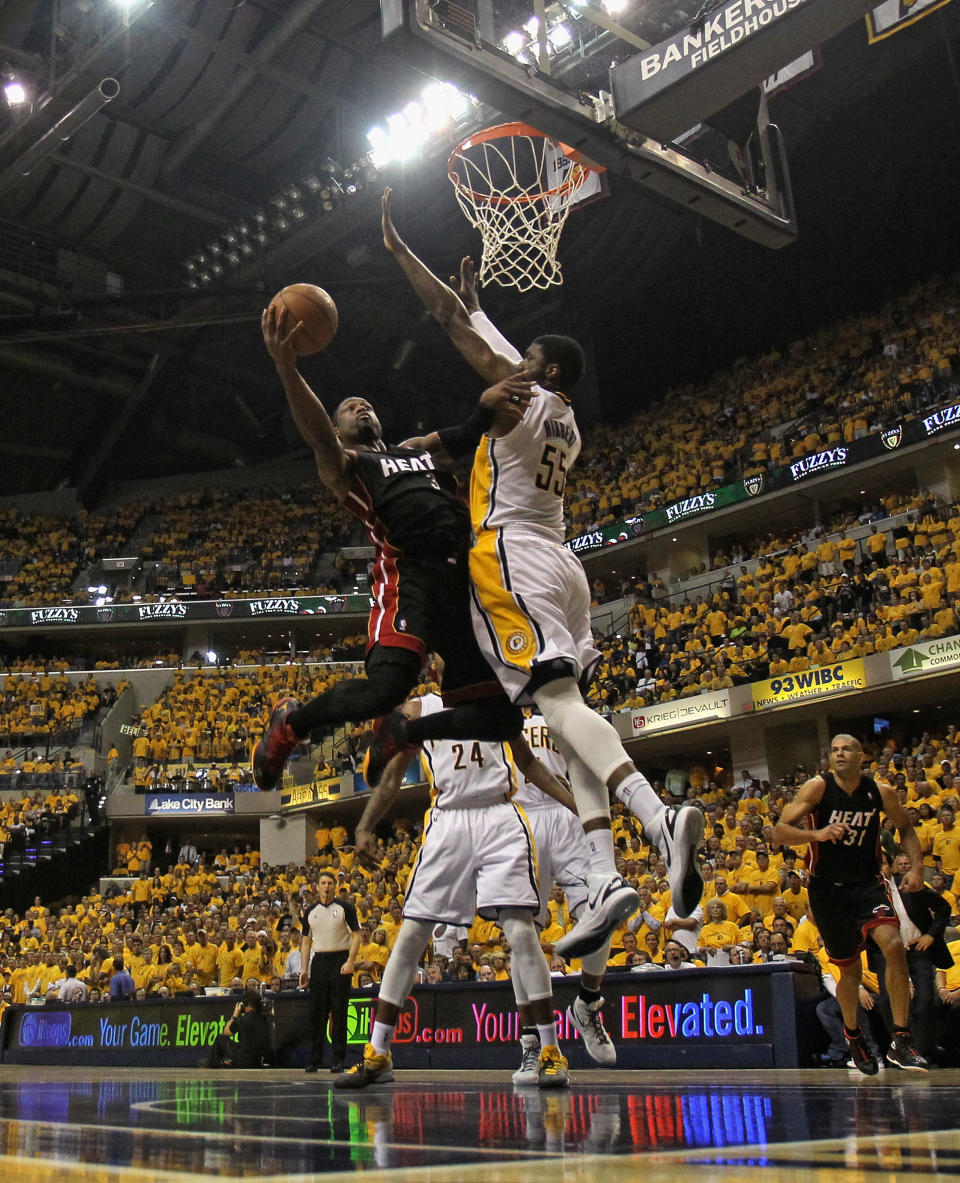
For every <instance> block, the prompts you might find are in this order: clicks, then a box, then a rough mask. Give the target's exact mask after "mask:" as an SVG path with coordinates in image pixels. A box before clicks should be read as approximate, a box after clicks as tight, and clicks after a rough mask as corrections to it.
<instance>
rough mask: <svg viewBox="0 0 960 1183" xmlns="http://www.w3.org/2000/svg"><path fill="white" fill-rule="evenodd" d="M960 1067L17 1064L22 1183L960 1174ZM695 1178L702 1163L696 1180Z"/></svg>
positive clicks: (4, 1154)
mask: <svg viewBox="0 0 960 1183" xmlns="http://www.w3.org/2000/svg"><path fill="white" fill-rule="evenodd" d="M958 1113H960V1072H956V1071H942V1070H941V1071H935V1072H931V1073H930V1074H929V1075H920V1074H907V1073H902V1072H901V1073H894V1072H893V1071H892V1070H888V1071H886V1072H881V1073H880V1074H879V1075H878V1076H876V1077H872V1078H867V1077H863V1076H860V1075H859V1074H858V1073H856V1072H853V1071H849V1072H848V1071H843V1070H840V1071H838V1070H833V1071H806V1070H804V1071H755V1072H709V1073H699V1072H682V1073H681V1072H677V1073H672V1072H656V1073H653V1072H651V1073H644V1072H601V1071H583V1072H576V1073H575V1074H574V1080H573V1084H572V1087H571V1088H570V1089H569V1091H558V1092H541V1091H539V1090H538V1089H530V1088H515V1087H514V1086H513V1085H512V1083H511V1081H510V1076H509V1073H507V1072H479V1073H478V1072H470V1071H464V1072H446V1073H433V1074H430V1073H426V1072H404V1071H403V1070H402V1069H398V1070H397V1080H396V1082H395V1083H394V1084H391V1085H383V1086H380V1087H373V1088H370V1089H367V1090H365V1091H361V1092H334V1091H333V1089H332V1088H331V1087H330V1082H329V1078H327V1077H325V1075H324V1074H323V1073H321V1074H320V1075H319V1076H313V1077H306V1076H304V1075H303V1074H302V1073H299V1072H295V1071H267V1072H208V1071H204V1070H197V1071H194V1072H184V1071H183V1070H180V1069H161V1070H154V1071H151V1072H145V1071H138V1070H135V1069H100V1070H97V1071H90V1070H85V1069H81V1068H67V1069H50V1068H34V1067H31V1068H27V1067H12V1068H11V1067H5V1068H4V1069H3V1070H2V1073H0V1179H3V1180H4V1181H5V1183H47V1181H48V1180H49V1181H51V1183H53V1181H57V1183H71V1181H73V1180H78V1181H80V1180H89V1181H91V1183H93V1181H96V1183H132V1181H134V1180H145V1181H149V1180H157V1181H163V1183H180V1181H185V1180H204V1179H210V1180H214V1179H216V1180H222V1181H229V1180H239V1179H250V1178H256V1179H258V1180H261V1181H263V1183H281V1181H283V1183H288V1181H289V1183H307V1181H309V1180H320V1179H322V1180H324V1181H325V1183H333V1181H334V1180H341V1179H346V1178H351V1177H354V1176H356V1175H358V1174H362V1176H363V1178H364V1179H368V1180H385V1181H387V1183H408V1181H409V1183H413V1181H414V1180H415V1181H416V1183H521V1181H526V1180H536V1179H543V1180H545V1181H547V1180H549V1181H554V1180H556V1181H558V1183H581V1181H582V1183H626V1181H627V1180H629V1181H631V1183H635V1181H636V1180H642V1183H659V1181H661V1180H662V1181H664V1183H672V1181H674V1180H676V1181H677V1183H681V1181H685V1183H687V1181H689V1180H690V1179H691V1178H692V1177H695V1178H696V1179H697V1180H698V1183H714V1181H717V1183H720V1181H724V1183H726V1181H730V1180H741V1179H746V1180H756V1181H757V1183H760V1180H761V1179H762V1180H764V1183H793V1181H794V1180H796V1181H797V1183H799V1181H800V1180H801V1179H803V1180H831V1181H833V1180H836V1181H846V1180H851V1181H852V1180H868V1179H869V1180H889V1181H891V1183H892V1181H893V1180H895V1179H903V1178H905V1177H906V1176H908V1175H909V1176H911V1177H913V1178H915V1179H933V1178H935V1177H946V1176H956V1175H957V1174H958V1173H960V1130H958V1129H957V1125H958V1122H957V1114H958ZM692 1172H696V1174H695V1176H694V1175H693V1174H692Z"/></svg>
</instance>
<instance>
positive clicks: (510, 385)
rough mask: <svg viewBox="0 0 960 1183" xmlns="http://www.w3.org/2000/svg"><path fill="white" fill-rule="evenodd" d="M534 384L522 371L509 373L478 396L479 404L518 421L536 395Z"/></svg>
mask: <svg viewBox="0 0 960 1183" xmlns="http://www.w3.org/2000/svg"><path fill="white" fill-rule="evenodd" d="M534 386H535V384H534V383H533V382H531V381H530V380H529V379H528V378H527V376H526V374H525V373H523V372H522V371H521V372H520V373H519V374H511V375H510V376H509V377H508V378H504V379H503V380H502V381H500V382H498V383H497V384H496V385H495V386H490V387H488V388H487V389H486V390H485V391H484V392H483V394H482V395H481V396H480V405H481V407H486V408H488V410H491V411H494V412H496V414H498V415H502V416H504V417H505V418H509V419H514V420H516V421H519V420H520V419H522V418H523V415H524V412H525V411H526V409H527V407H528V406H529V405H530V402H531V400H532V399H535V398H537V397H538V394H537V391H536V390H535V389H534Z"/></svg>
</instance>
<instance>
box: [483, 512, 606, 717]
mask: <svg viewBox="0 0 960 1183" xmlns="http://www.w3.org/2000/svg"><path fill="white" fill-rule="evenodd" d="M470 579H471V582H472V584H473V588H472V596H471V610H472V613H473V628H474V632H475V633H476V636H477V643H478V645H479V646H480V649H481V651H482V652H483V655H484V657H485V658H486V659H487V661H488V662H489V663H490V666H491V668H492V669H493V672H494V673H495V674H496V675H497V677H498V678H499V679H500V684H501V685H502V686H503V688H504V690H505V691H506V692H507V694H508V695H509V696H510V698H511V699H512V700H513V701H514V702H517V703H521V704H529V703H530V702H532V699H531V698H530V697H529V695H528V694H527V693H526V689H527V683H528V682H529V681H530V678H531V676H532V674H533V672H534V668H535V667H536V666H538V665H543V664H545V663H547V662H550V661H554V660H557V659H561V658H562V659H565V660H566V661H569V662H570V663H571V665H572V666H573V667H574V674H575V677H576V678H577V679H578V680H579V679H580V678H581V677H582V676H583V675H584V674H585V673H586V674H589V672H590V671H591V670H592V668H593V667H594V666H595V665H596V663H597V661H598V660H599V657H600V652H599V650H598V649H597V648H596V647H595V645H594V643H593V632H592V630H591V627H590V585H589V584H588V583H587V576H586V573H585V572H584V570H583V566H582V565H581V563H580V561H579V559H577V557H576V556H575V555H574V554H573V552H572V551H569V550H567V548H566V547H565V546H563V545H561V544H560V543H558V542H555V541H553V540H552V539H548V538H545V537H544V536H543V535H542V534H537V533H536V532H535V531H530V532H529V533H527V532H524V531H522V530H513V529H511V530H510V531H509V532H507V531H505V530H484V531H483V532H482V533H481V534H480V535H479V536H478V538H477V540H476V542H475V544H474V547H473V549H472V550H471V551H470Z"/></svg>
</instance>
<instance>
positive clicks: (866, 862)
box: [807, 772, 883, 883]
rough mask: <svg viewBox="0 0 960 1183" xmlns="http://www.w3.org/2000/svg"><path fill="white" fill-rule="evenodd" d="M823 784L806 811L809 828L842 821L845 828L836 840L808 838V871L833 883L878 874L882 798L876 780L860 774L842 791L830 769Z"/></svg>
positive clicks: (853, 880) (847, 881)
mask: <svg viewBox="0 0 960 1183" xmlns="http://www.w3.org/2000/svg"><path fill="white" fill-rule="evenodd" d="M823 779H824V781H825V782H826V788H825V789H824V790H823V796H822V797H821V798H820V803H819V805H818V806H817V808H816V809H814V810H813V811H812V813H810V814H808V815H807V825H808V826H809V827H810V829H811V830H820V829H823V827H824V826H828V825H830V824H831V823H832V822H843V823H844V824H845V825H847V826H848V827H849V832H848V833H847V834H846V836H845V837H843V838H838V839H837V841H836V842H811V844H810V854H809V863H810V874H811V875H816V876H817V878H823V879H832V880H833V881H834V882H836V883H853V882H856V881H857V880H859V879H869V878H872V877H874V876H876V875H879V874H880V815H881V813H882V811H883V798H882V797H881V796H880V790H879V789H878V788H877V785H876V782H875V781H874V780H872V779H871V778H870V777H869V776H861V777H860V783H859V784H858V785H857V787H856V789H854V791H853V792H852V793H845V792H844V791H843V789H841V788H840V786H839V785H838V784H837V782H836V778H835V777H834V775H833V773H832V772H827V773H824V776H823Z"/></svg>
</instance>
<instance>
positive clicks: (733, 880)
mask: <svg viewBox="0 0 960 1183" xmlns="http://www.w3.org/2000/svg"><path fill="white" fill-rule="evenodd" d="M824 760H825V757H824ZM958 766H960V734H958V732H957V728H956V726H953V725H951V726H950V727H949V728H947V729H946V730H945V731H944V732H942V733H940V734H931V733H924V734H922V735H920V736H916V737H898V738H896V739H894V738H890V739H887V740H886V741H881V740H878V741H877V743H876V745H875V747H874V748H872V749H870V750H868V751H867V759H866V761H865V767H869V768H870V770H871V772H872V774H873V775H874V777H875V778H876V779H877V781H878V783H882V784H885V785H890V786H891V787H892V788H894V789H896V790H897V791H898V792H899V794H900V796H901V798H902V800H903V802H904V804H905V806H906V808H907V809H908V811H909V812H910V815H911V817H912V819H913V820H914V822H915V826H916V829H917V832H918V835H919V837H920V842H921V849H922V851H923V857H924V864H925V872H926V878H927V881H928V882H929V883H930V885H931V886H932V887H933V890H934V891H936V892H937V894H939V895H941V897H942V898H943V899H944V900H945V901H946V902H947V903H948V904H949V906H950V914H951V917H952V921H951V922H952V923H957V922H958V920H960V916H958V904H957V897H958V894H960V843H958V842H956V841H951V840H950V837H949V835H950V833H951V827H952V825H953V818H954V815H955V813H956V812H957V811H958V810H960V787H957V788H954V784H955V779H954V778H955V774H956V772H957V769H958ZM713 770H714V769H713V765H712V762H708V761H706V760H704V761H703V762H702V763H701V764H694V766H693V767H692V768H691V769H690V772H689V778H688V783H687V784H686V785H684V786H681V787H680V791H682V792H684V793H685V795H686V797H687V798H688V799H689V800H690V801H692V802H693V803H694V804H695V806H696V807H698V808H701V809H703V810H704V811H705V812H706V815H707V822H708V825H707V831H706V835H705V841H704V844H703V846H702V848H701V858H702V862H703V867H704V878H705V881H706V888H705V892H704V898H703V902H702V908H701V911H702V915H700V914H697V915H695V919H696V921H697V925H696V928H695V929H693V930H691V929H689V928H683V927H680V926H675V925H673V924H672V923H671V914H670V912H669V904H670V896H669V888H668V886H667V881H666V877H665V867H664V865H663V863H662V861H661V860H660V857H659V854H658V852H657V851H656V849H655V848H654V847H651V846H650V845H649V844H648V843H647V842H646V841H645V839H644V836H643V833H642V830H641V828H640V827H639V825H638V823H637V822H636V821H635V819H633V818H632V817H631V816H629V815H627V814H625V813H624V812H623V810H622V808H621V807H620V806H619V805H615V806H614V811H613V821H614V834H615V842H616V848H617V855H618V865H619V867H620V869H621V871H622V873H623V874H624V876H625V877H626V879H627V881H628V882H629V883H630V884H631V885H632V886H634V887H636V888H637V890H638V891H639V892H640V896H641V909H640V911H639V912H637V913H636V914H635V915H634V916H633V917H631V918H630V919H629V920H628V921H627V923H626V924H624V925H623V926H622V928H621V929H620V930H619V931H618V932H617V933H616V934H615V937H614V940H613V945H612V948H611V952H610V959H609V967H610V968H611V969H612V970H621V971H624V970H633V971H634V972H638V973H642V972H656V971H657V970H658V969H662V968H663V967H665V966H668V965H671V964H673V965H677V964H684V965H687V964H691V965H693V966H697V965H701V966H708V967H710V968H717V967H719V966H722V965H726V964H732V965H738V964H744V963H751V962H752V963H757V964H759V963H762V962H766V961H777V960H785V959H800V960H806V961H809V962H811V963H816V964H817V965H818V966H819V967H820V969H821V972H822V973H824V974H829V973H830V972H831V971H830V966H829V963H828V962H827V960H826V958H825V956H824V954H823V951H822V947H821V945H822V943H821V942H820V940H819V933H818V931H817V929H816V927H815V926H814V925H813V923H812V922H811V921H810V919H809V917H808V916H807V897H806V888H805V885H804V884H805V873H804V871H803V868H802V864H801V863H800V860H799V859H798V858H797V855H796V853H795V852H794V851H792V850H790V849H789V848H778V847H776V846H775V845H774V844H773V843H772V842H771V840H770V839H771V834H772V830H771V827H772V826H773V824H774V823H775V821H776V820H777V818H778V817H779V814H780V811H781V809H782V808H783V806H784V805H785V804H786V803H787V802H789V801H790V800H791V799H792V798H793V796H794V794H795V792H796V790H797V787H798V786H799V785H800V784H801V783H802V782H803V781H804V780H805V779H806V778H807V777H808V776H809V775H812V774H813V773H814V772H815V771H816V769H806V768H803V767H799V766H798V767H797V768H796V769H794V771H793V773H791V774H790V775H788V776H785V777H784V778H783V779H782V780H781V781H780V782H779V783H778V784H776V785H773V786H771V785H769V784H768V783H766V782H760V781H757V780H755V779H753V778H752V777H751V776H750V774H749V770H744V771H743V772H742V773H741V774H740V775H739V776H738V777H737V778H736V779H734V778H733V775H732V774H730V773H728V774H726V777H725V780H724V781H723V782H722V783H717V782H716V781H714V780H711V779H710V775H711V772H712V771H713ZM956 783H957V785H958V786H960V781H957V782H956ZM655 787H656V788H657V789H658V791H659V792H660V793H661V795H663V796H665V797H668V796H669V795H668V793H667V790H666V789H665V787H664V786H663V785H662V784H657V785H655ZM673 791H674V792H676V789H674V790H673ZM54 816H55V815H54V814H53V813H51V817H54ZM419 832H420V822H419V821H418V820H417V819H416V818H409V817H403V816H400V817H397V818H396V819H395V820H394V821H393V822H392V823H391V825H390V832H389V833H384V834H382V836H381V837H380V839H379V845H378V850H377V859H376V860H375V865H370V866H367V865H362V864H361V862H360V860H358V859H357V857H356V851H355V849H354V848H353V847H352V846H351V845H350V843H349V834H348V832H347V830H346V828H345V827H344V826H342V825H341V824H339V823H338V822H337V821H335V820H333V819H329V820H326V824H325V826H324V827H323V828H322V829H321V830H319V831H318V835H317V846H318V850H317V854H316V855H315V856H313V857H312V858H310V859H309V860H308V862H307V863H306V864H305V865H295V864H290V865H288V866H285V867H269V868H268V867H263V866H262V865H261V861H260V855H259V852H258V851H257V850H256V849H255V848H254V847H253V846H252V845H251V844H247V845H245V846H241V845H240V844H237V845H234V847H233V848H232V849H230V850H227V849H222V848H221V849H218V848H216V847H210V848H209V849H207V850H200V851H194V850H192V849H190V848H186V849H183V850H181V851H180V852H179V853H174V852H172V851H171V852H169V853H165V852H163V851H158V850H156V849H155V848H154V845H153V843H152V842H151V840H150V838H149V837H148V835H147V833H146V832H143V833H142V834H141V836H140V837H139V838H137V839H133V840H130V841H124V842H121V843H118V844H117V846H116V847H115V850H114V859H113V861H114V875H115V876H116V878H115V880H114V881H112V882H109V883H108V884H107V886H106V889H105V890H104V892H103V893H102V894H101V893H100V892H93V893H91V894H89V895H87V896H84V897H83V898H82V899H81V900H80V901H79V902H77V903H74V904H73V905H64V906H62V907H59V908H57V909H48V908H47V907H45V906H44V905H43V904H42V903H41V901H40V900H39V899H38V900H37V901H35V906H34V907H33V908H31V909H29V910H27V911H26V912H25V914H24V915H23V916H22V917H21V916H18V915H15V914H12V913H10V912H8V913H6V914H5V915H3V916H2V917H0V973H2V975H3V977H4V979H5V982H6V986H5V988H4V990H3V994H2V997H3V999H5V1000H6V1002H7V1003H9V1002H10V1001H13V1002H29V1001H33V1002H34V1003H36V1004H39V1003H40V1002H41V1001H42V1000H43V999H45V998H46V999H55V998H58V997H59V994H60V989H61V986H62V984H63V982H64V981H66V979H67V976H68V967H69V966H70V965H73V966H74V968H75V969H76V970H77V974H76V977H77V978H78V979H79V980H80V981H81V982H82V983H84V985H85V986H86V987H87V989H88V990H89V991H90V995H89V998H88V999H87V1001H92V1002H97V1001H101V1000H103V999H104V998H105V997H107V995H108V988H109V979H110V977H111V975H112V973H113V972H114V970H113V958H114V957H115V956H120V957H122V958H123V961H124V964H125V967H126V968H127V970H128V971H129V972H130V973H131V974H132V976H133V978H134V981H135V983H136V985H137V988H138V993H139V992H142V993H141V994H140V996H141V997H144V998H149V997H168V996H170V995H175V994H182V995H189V994H197V993H200V992H202V991H203V990H204V989H205V988H207V987H213V988H224V989H232V990H237V991H239V990H241V989H243V988H244V987H247V988H250V987H255V988H257V989H259V990H262V991H267V992H269V991H273V992H277V991H282V990H290V989H294V988H296V985H297V982H296V978H297V974H298V971H299V962H298V948H299V941H298V926H299V923H300V917H301V916H302V915H303V913H304V912H305V910H306V909H307V908H308V907H309V906H310V903H311V902H312V899H313V891H314V888H315V885H316V881H317V878H318V875H319V873H320V871H321V870H333V871H334V873H335V874H336V876H337V878H338V880H339V883H340V887H339V889H338V890H339V894H340V895H341V896H343V897H344V898H347V899H350V900H352V901H353V902H354V904H355V906H356V908H357V912H358V916H359V919H360V921H361V926H362V943H361V948H360V952H359V954H358V957H357V963H356V971H355V975H354V985H355V986H356V987H358V988H361V989H362V988H364V987H367V988H370V987H375V985H376V983H377V982H378V981H379V980H380V977H381V975H382V971H383V967H384V966H385V965H386V963H387V960H388V959H389V956H390V950H391V948H392V946H393V942H394V940H395V938H396V934H397V930H398V927H399V924H400V920H401V911H402V904H403V892H404V888H405V885H406V883H407V880H408V877H409V874H410V871H411V868H412V864H413V860H414V858H415V855H416V839H417V837H418V834H419ZM883 838H884V846H885V848H888V849H889V850H890V852H891V853H893V852H894V851H895V846H894V842H895V836H894V832H893V830H892V828H890V826H889V823H888V824H887V825H886V826H885V832H884V835H883ZM548 907H549V912H550V915H549V918H548V925H547V927H546V928H545V929H544V931H543V933H542V937H541V944H542V947H543V951H544V955H545V957H547V958H548V960H549V961H550V963H551V969H552V971H553V972H554V973H555V974H560V973H565V972H576V969H577V965H576V963H572V964H571V965H570V966H564V965H563V963H561V962H559V961H558V959H555V958H553V957H552V946H553V943H554V942H555V941H556V940H558V939H559V937H560V936H561V935H562V934H563V933H564V932H566V931H567V930H568V929H569V928H570V926H571V924H572V920H571V918H570V916H569V913H568V910H567V907H566V900H565V898H564V896H563V892H562V891H561V890H560V889H558V888H554V889H553V891H552V892H551V895H550V899H549V902H548ZM948 937H956V938H960V934H958V933H956V932H951V931H950V930H948ZM950 948H951V952H952V953H953V955H954V958H955V966H954V968H953V969H952V970H948V971H946V973H945V981H944V985H943V987H942V989H941V991H940V1002H939V1004H938V1011H937V1018H938V1022H939V1024H940V1030H941V1033H942V1042H943V1043H944V1044H945V1045H946V1046H945V1047H943V1049H942V1053H943V1056H942V1058H943V1059H944V1060H945V1061H946V1062H954V1061H955V1060H956V1058H957V1056H958V1053H960V1048H958V1047H955V1046H954V1045H953V1043H952V1042H951V1038H952V1036H951V1035H950V1032H951V1031H952V1030H953V1025H952V1024H953V1019H952V1010H953V1007H954V1005H955V999H954V994H955V993H956V992H957V991H960V939H958V940H957V941H955V942H951V945H950ZM509 956H510V950H509V946H508V945H507V944H506V942H505V941H504V939H503V937H502V934H501V933H500V931H499V929H498V928H497V926H496V925H495V924H494V923H492V922H489V921H484V920H482V919H480V918H479V917H478V918H476V919H475V921H474V923H473V925H472V926H471V927H470V929H469V930H466V931H464V930H450V931H449V932H440V931H439V930H438V932H437V933H436V934H435V939H434V942H433V946H432V948H431V950H430V951H429V952H428V955H427V959H426V964H425V966H424V969H423V978H424V980H425V981H428V982H433V983H442V982H445V981H464V980H476V981H478V982H487V981H502V980H506V979H507V977H508V976H509ZM865 980H866V982H867V985H868V988H870V989H871V990H872V991H874V992H878V991H879V984H878V983H877V980H876V978H875V977H871V976H870V975H869V974H868V975H867V977H866V979H865ZM825 996H826V995H825ZM68 1001H69V1000H68Z"/></svg>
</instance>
